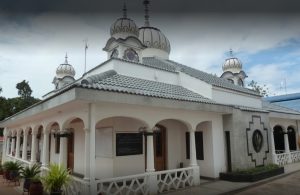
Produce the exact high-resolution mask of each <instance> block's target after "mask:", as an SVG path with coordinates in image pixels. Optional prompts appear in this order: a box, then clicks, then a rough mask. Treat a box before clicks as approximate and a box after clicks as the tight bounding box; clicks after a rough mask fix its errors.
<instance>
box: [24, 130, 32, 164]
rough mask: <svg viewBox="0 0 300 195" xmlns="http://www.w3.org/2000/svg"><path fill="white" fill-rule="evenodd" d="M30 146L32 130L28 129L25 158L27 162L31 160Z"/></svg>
mask: <svg viewBox="0 0 300 195" xmlns="http://www.w3.org/2000/svg"><path fill="white" fill-rule="evenodd" d="M31 146H32V129H31V128H30V129H29V130H28V135H27V157H25V158H26V159H27V160H30V159H31V153H32V151H31Z"/></svg>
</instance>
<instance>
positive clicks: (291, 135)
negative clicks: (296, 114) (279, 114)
mask: <svg viewBox="0 0 300 195" xmlns="http://www.w3.org/2000/svg"><path fill="white" fill-rule="evenodd" d="M287 132H288V137H289V147H290V150H291V151H295V150H297V145H296V131H295V128H294V127H292V126H289V127H288V128H287Z"/></svg>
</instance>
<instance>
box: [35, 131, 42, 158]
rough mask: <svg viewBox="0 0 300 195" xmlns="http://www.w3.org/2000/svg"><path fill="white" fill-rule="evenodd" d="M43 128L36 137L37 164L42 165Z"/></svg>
mask: <svg viewBox="0 0 300 195" xmlns="http://www.w3.org/2000/svg"><path fill="white" fill-rule="evenodd" d="M42 133H43V126H42V125H40V126H39V127H38V133H37V136H36V139H37V146H36V162H38V163H40V162H41V159H42V150H43V134H42Z"/></svg>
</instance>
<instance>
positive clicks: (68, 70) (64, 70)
mask: <svg viewBox="0 0 300 195" xmlns="http://www.w3.org/2000/svg"><path fill="white" fill-rule="evenodd" d="M75 74H76V72H75V69H74V68H73V66H72V65H71V64H69V63H68V60H67V56H66V60H65V62H64V63H63V64H60V65H59V66H58V67H57V69H56V77H58V78H63V77H65V76H71V77H74V76H75Z"/></svg>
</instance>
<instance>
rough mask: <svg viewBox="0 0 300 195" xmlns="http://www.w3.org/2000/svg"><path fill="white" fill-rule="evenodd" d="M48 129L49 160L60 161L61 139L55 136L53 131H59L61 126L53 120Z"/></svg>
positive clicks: (52, 161)
mask: <svg viewBox="0 0 300 195" xmlns="http://www.w3.org/2000/svg"><path fill="white" fill-rule="evenodd" d="M46 129H48V130H49V132H50V133H49V156H48V159H49V162H51V163H58V159H59V145H60V139H59V138H58V137H56V136H55V134H54V133H53V132H57V131H59V129H60V127H59V124H58V123H57V122H51V123H50V124H48V125H47V127H46Z"/></svg>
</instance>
